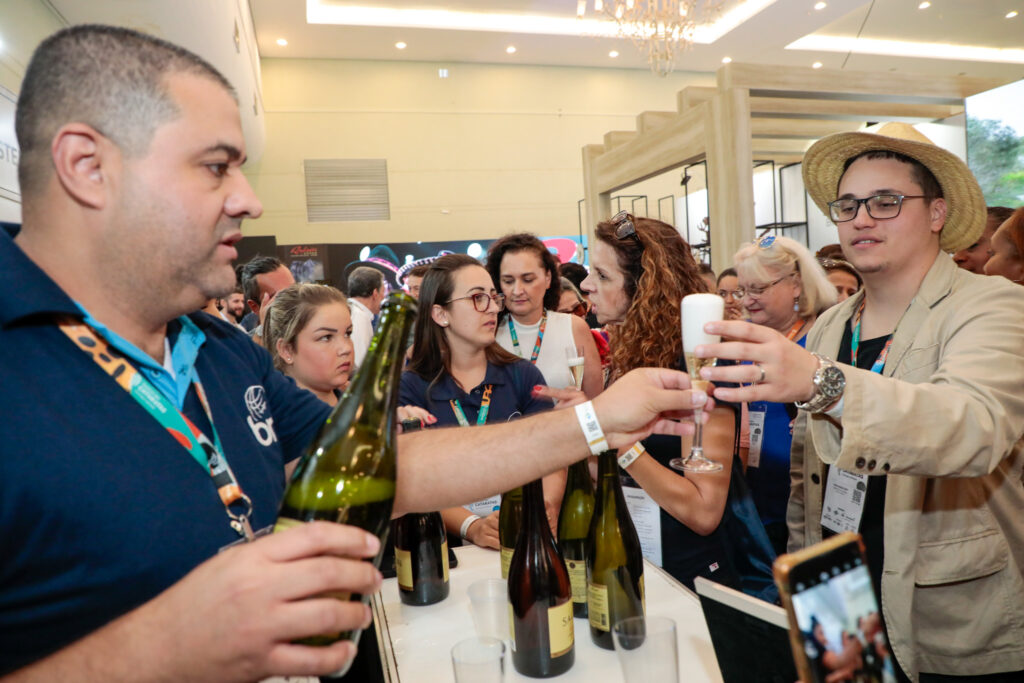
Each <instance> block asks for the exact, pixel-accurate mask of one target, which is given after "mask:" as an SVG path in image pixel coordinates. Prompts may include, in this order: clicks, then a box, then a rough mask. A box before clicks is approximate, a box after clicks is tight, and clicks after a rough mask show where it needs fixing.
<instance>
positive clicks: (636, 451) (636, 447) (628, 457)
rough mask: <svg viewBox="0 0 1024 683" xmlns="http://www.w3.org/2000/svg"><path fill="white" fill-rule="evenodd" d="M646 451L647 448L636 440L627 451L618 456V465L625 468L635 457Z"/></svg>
mask: <svg viewBox="0 0 1024 683" xmlns="http://www.w3.org/2000/svg"><path fill="white" fill-rule="evenodd" d="M646 452H647V449H646V448H644V445H643V444H642V443H640V442H639V441H637V442H636V443H635V444H633V445H632V446H631V447H630V449H629V450H628V451H626V452H625V453H623V454H622V455H620V456H619V467H621V468H622V469H626V468H627V467H629V466H630V465H632V464H633V463H634V462H635V461H636V459H637V458H639V457H640V456H641V455H643V454H644V453H646Z"/></svg>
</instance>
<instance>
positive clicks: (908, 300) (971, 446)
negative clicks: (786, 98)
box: [697, 124, 1024, 681]
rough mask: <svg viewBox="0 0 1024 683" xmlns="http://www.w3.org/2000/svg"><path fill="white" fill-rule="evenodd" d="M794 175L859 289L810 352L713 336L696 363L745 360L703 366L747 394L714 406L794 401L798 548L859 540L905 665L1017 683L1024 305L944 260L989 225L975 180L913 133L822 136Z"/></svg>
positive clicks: (778, 340) (835, 311)
mask: <svg viewBox="0 0 1024 683" xmlns="http://www.w3.org/2000/svg"><path fill="white" fill-rule="evenodd" d="M803 173H804V182H805V184H806V186H807V190H808V192H809V193H810V194H811V197H812V198H813V199H814V202H815V203H816V204H817V205H818V206H819V207H820V208H821V210H822V211H824V212H825V213H826V214H827V215H829V216H830V217H831V218H832V220H833V221H834V222H835V223H836V226H837V228H838V230H839V239H840V242H841V244H842V249H843V254H844V255H845V257H846V260H847V261H849V262H850V263H851V264H853V266H854V267H855V268H856V269H857V270H858V272H859V273H860V274H861V276H862V277H863V280H864V288H863V290H862V291H861V292H859V293H858V294H856V295H854V296H852V297H850V298H849V299H848V300H847V301H845V302H843V303H842V304H839V305H837V306H835V307H833V308H832V309H830V310H829V311H827V312H825V313H824V314H822V316H821V317H820V318H818V321H817V323H816V324H815V326H814V328H813V329H812V330H811V332H810V335H809V337H808V341H807V350H806V351H805V350H804V349H802V348H800V347H799V346H798V345H796V344H794V343H792V342H789V341H787V340H786V339H785V337H783V336H782V335H780V334H778V333H777V332H774V331H773V330H771V329H769V328H766V327H764V326H761V325H750V324H748V323H743V322H722V323H715V324H710V325H708V329H709V331H712V332H716V333H720V334H722V335H723V336H724V337H727V338H730V341H727V342H724V343H720V344H712V345H708V346H706V347H704V348H703V349H701V348H698V351H697V353H698V355H699V356H704V357H717V358H728V359H743V360H749V361H752V362H753V364H752V365H739V366H733V367H718V368H711V369H708V370H705V371H703V372H702V374H703V375H704V376H705V378H707V379H711V380H714V381H734V382H742V383H748V385H747V386H743V387H740V388H737V389H725V388H721V389H716V390H715V395H716V397H718V398H720V399H722V400H727V401H765V400H767V401H787V402H788V401H794V402H796V403H797V406H798V407H799V408H801V410H800V415H799V417H798V418H797V421H796V426H795V430H794V436H793V450H792V463H793V464H792V477H793V481H792V489H791V494H790V504H789V511H788V521H789V526H790V549H791V550H795V549H797V548H799V547H802V546H805V545H809V544H811V543H815V542H817V541H820V540H822V538H823V537H827V536H830V535H832V534H833V533H835V532H839V531H847V530H852V531H859V532H860V533H861V534H862V535H863V536H864V539H865V544H866V546H867V554H868V564H869V567H870V569H871V573H872V579H873V583H874V584H875V589H876V592H879V594H880V595H881V600H882V612H883V616H884V619H885V622H886V624H885V625H886V627H887V629H888V634H889V639H890V641H891V645H892V650H893V652H894V654H895V655H896V660H897V663H898V667H897V669H900V668H901V669H902V671H903V672H904V673H905V674H906V675H907V676H909V677H910V678H911V679H913V680H922V681H932V680H945V679H946V677H948V676H951V675H952V676H979V675H982V676H988V678H985V680H1011V678H1012V680H1022V679H1021V678H1019V677H1018V676H1020V675H1022V670H1024V579H1022V576H1021V569H1022V567H1024V518H1022V516H1021V510H1024V486H1022V483H1021V470H1022V466H1024V441H1022V439H1021V435H1022V434H1024V392H1022V391H1021V387H1022V386H1024V348H1022V340H1024V297H1021V296H1020V292H1019V291H1017V289H1016V288H1015V287H1014V286H1013V285H1012V284H1010V283H1009V282H1004V281H1000V280H999V279H998V278H985V277H981V276H977V275H974V274H971V273H968V272H966V271H963V270H961V269H959V268H957V267H956V264H955V263H954V262H953V260H952V259H951V258H950V257H949V256H948V254H950V253H953V252H955V251H957V250H958V249H962V248H964V247H965V246H967V245H970V244H972V243H973V242H974V241H976V240H977V238H978V235H980V234H981V231H982V230H983V229H984V226H985V203H984V200H983V199H982V194H981V190H980V188H979V187H978V183H977V181H976V180H975V179H974V177H973V176H972V175H971V172H970V171H969V170H968V168H967V166H966V165H965V164H964V163H963V162H962V161H961V160H960V159H958V158H957V157H956V156H954V155H953V154H950V153H949V152H947V151H945V150H943V149H941V148H939V147H937V146H935V145H933V144H932V143H931V142H930V141H929V140H928V139H927V138H925V137H924V136H922V135H921V134H920V133H918V132H917V131H916V130H914V129H913V128H912V127H910V126H908V125H904V124H887V125H885V126H883V127H882V128H881V129H880V130H879V131H878V132H877V133H876V134H871V133H863V132H858V133H842V134H838V135H832V136H829V137H826V138H824V139H822V140H820V141H818V142H817V143H816V144H815V145H813V146H812V147H811V148H810V150H808V152H807V155H806V157H805V158H804V164H803ZM943 252H945V253H943ZM811 352H815V353H811ZM865 489H866V495H860V494H861V493H862V492H864V491H865ZM823 502H826V503H827V504H825V505H823ZM823 510H824V511H823ZM1011 672H1016V674H1013V673H1011ZM995 674H1001V675H999V676H995V677H993V676H994V675H995ZM957 680H959V679H957Z"/></svg>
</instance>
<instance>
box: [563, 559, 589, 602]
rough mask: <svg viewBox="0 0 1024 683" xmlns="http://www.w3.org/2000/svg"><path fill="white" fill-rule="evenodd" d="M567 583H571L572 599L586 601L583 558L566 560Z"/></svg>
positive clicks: (585, 569)
mask: <svg viewBox="0 0 1024 683" xmlns="http://www.w3.org/2000/svg"><path fill="white" fill-rule="evenodd" d="M565 566H566V569H568V570H569V583H571V584H572V601H573V602H578V603H581V604H586V603H587V563H586V562H585V561H584V560H566V562H565Z"/></svg>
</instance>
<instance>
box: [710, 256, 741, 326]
mask: <svg viewBox="0 0 1024 683" xmlns="http://www.w3.org/2000/svg"><path fill="white" fill-rule="evenodd" d="M717 285H718V296H720V297H722V298H723V299H725V319H726V320H743V318H745V317H746V314H745V313H744V311H743V303H742V301H741V297H739V296H737V295H736V290H737V289H739V287H740V278H739V276H738V275H736V269H735V268H726V269H725V270H723V271H722V274H721V275H719V276H718V283H717Z"/></svg>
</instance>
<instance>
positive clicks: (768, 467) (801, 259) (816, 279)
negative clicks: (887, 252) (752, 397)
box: [735, 235, 836, 553]
mask: <svg viewBox="0 0 1024 683" xmlns="http://www.w3.org/2000/svg"><path fill="white" fill-rule="evenodd" d="M735 263H736V272H737V273H739V283H740V284H739V289H738V291H737V294H739V295H740V297H741V301H742V302H743V305H744V306H745V307H746V309H747V313H748V315H749V317H750V322H752V323H754V324H756V325H764V326H766V327H769V328H771V329H772V330H775V331H776V332H778V333H779V334H783V335H785V336H786V338H787V339H790V340H792V341H793V342H795V343H797V344H800V345H801V346H802V345H803V344H805V343H806V340H807V333H808V332H809V331H810V329H811V325H813V324H814V321H815V319H816V318H817V317H818V315H819V314H820V313H821V312H822V311H824V310H825V309H826V308H828V307H829V306H831V305H833V304H834V303H835V301H836V291H835V287H833V286H832V284H831V283H830V282H829V281H828V278H827V277H826V276H825V272H824V271H823V270H822V269H821V266H820V265H818V262H817V261H816V260H815V258H814V256H812V255H811V252H809V251H808V250H807V248H806V247H804V246H803V245H802V244H800V243H799V242H797V241H796V240H793V239H790V238H789V237H776V236H775V235H765V236H763V237H761V239H759V240H758V241H757V242H754V243H752V244H748V245H746V246H744V247H743V248H742V249H740V250H739V251H738V252H736V256H735ZM747 410H748V415H749V417H748V420H749V423H748V424H749V429H750V446H749V449H748V451H747V481H748V482H749V483H750V491H751V493H752V494H753V496H754V504H755V505H756V506H757V511H758V512H759V513H760V514H761V522H762V523H763V524H764V528H765V531H767V532H768V538H769V539H771V542H772V545H773V546H774V547H775V552H776V553H783V552H785V551H786V539H787V536H788V533H787V531H786V504H787V502H788V501H789V449H790V442H791V439H792V433H793V432H792V422H793V418H795V417H796V409H795V408H794V407H793V406H792V405H787V404H785V403H776V402H770V401H769V402H766V401H756V402H754V403H751V404H749V405H748V406H747Z"/></svg>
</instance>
